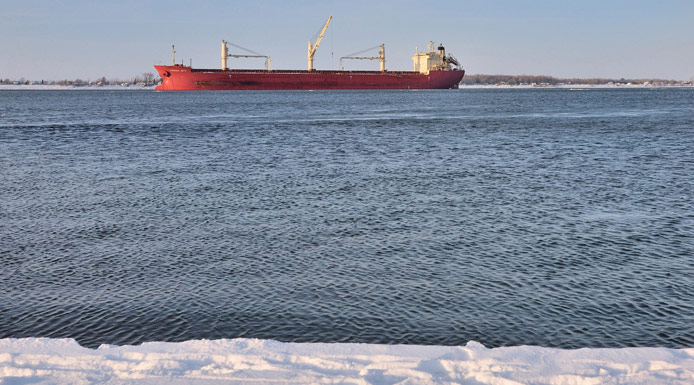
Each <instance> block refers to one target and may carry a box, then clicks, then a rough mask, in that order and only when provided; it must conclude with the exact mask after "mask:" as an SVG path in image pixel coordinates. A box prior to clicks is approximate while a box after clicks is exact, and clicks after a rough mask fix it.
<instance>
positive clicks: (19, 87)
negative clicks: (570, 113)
mask: <svg viewBox="0 0 694 385" xmlns="http://www.w3.org/2000/svg"><path fill="white" fill-rule="evenodd" d="M155 87H156V86H145V87H141V86H130V87H124V86H117V85H112V86H78V87H75V86H69V85H68V86H60V85H45V84H43V85H42V84H34V85H14V84H0V91H154V88H155ZM663 88H667V89H674V88H678V89H679V88H683V89H694V85H688V84H684V85H679V84H678V85H652V84H648V85H644V84H630V85H607V84H557V85H526V84H523V85H509V84H500V85H496V84H471V85H465V84H461V85H460V88H459V89H461V90H476V89H480V90H481V89H485V90H486V89H506V90H512V89H539V90H541V89H564V90H590V89H611V90H615V89H663ZM363 91H368V90H363Z"/></svg>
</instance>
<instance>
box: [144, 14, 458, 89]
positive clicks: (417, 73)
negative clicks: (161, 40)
mask: <svg viewBox="0 0 694 385" xmlns="http://www.w3.org/2000/svg"><path fill="white" fill-rule="evenodd" d="M331 19H332V16H331V17H330V18H328V21H327V22H326V23H325V25H324V26H323V30H322V31H321V33H320V36H319V37H318V39H317V40H316V43H315V44H312V43H311V42H309V43H308V70H272V69H271V68H270V57H269V56H264V55H260V54H257V53H255V52H253V53H254V55H230V54H229V52H228V49H227V42H226V41H222V68H221V69H195V68H192V66H184V65H182V64H174V63H173V62H174V60H175V59H172V65H170V66H164V65H157V66H154V68H156V70H157V72H158V73H159V76H161V78H162V83H161V84H160V85H159V86H157V87H156V89H155V90H157V91H191V90H348V89H356V90H364V89H446V88H458V84H459V83H460V81H461V80H462V79H463V76H464V75H465V71H464V70H463V69H462V68H460V64H459V63H458V61H457V60H456V59H455V58H454V57H453V56H451V55H446V50H445V49H444V47H443V46H442V45H439V46H438V48H437V49H434V45H433V43H431V44H429V47H428V49H427V51H426V52H416V53H415V54H414V56H412V60H413V61H414V69H413V71H387V70H386V69H385V46H384V45H381V46H380V51H379V55H378V56H375V57H359V56H344V57H342V58H341V59H340V63H342V60H343V59H355V60H379V61H380V63H381V69H380V71H344V70H342V64H341V65H340V68H341V70H340V71H325V70H315V69H314V68H313V56H314V54H315V52H316V49H317V48H318V46H319V45H320V42H321V39H322V38H323V35H324V34H325V30H326V29H327V27H328V24H329V23H330V20H331ZM237 47H238V46H237ZM239 48H241V47H239ZM251 52H252V51H251ZM173 53H174V54H175V51H173ZM228 57H236V58H251V57H252V58H258V57H261V58H265V59H266V68H265V69H255V70H242V69H228V68H227V58H228Z"/></svg>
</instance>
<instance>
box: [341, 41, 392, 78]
mask: <svg viewBox="0 0 694 385" xmlns="http://www.w3.org/2000/svg"><path fill="white" fill-rule="evenodd" d="M374 48H376V47H374ZM371 49H373V48H369V49H368V50H367V51H369V50H371ZM361 52H365V51H361ZM344 59H351V60H378V61H380V62H381V72H385V71H386V45H385V44H381V45H380V46H379V50H378V56H343V57H341V58H340V71H344V70H345V68H344V67H343V66H342V60H344Z"/></svg>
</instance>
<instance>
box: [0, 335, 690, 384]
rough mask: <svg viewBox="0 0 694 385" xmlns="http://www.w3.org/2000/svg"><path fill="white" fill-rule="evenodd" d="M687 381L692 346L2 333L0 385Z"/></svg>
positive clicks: (643, 382)
mask: <svg viewBox="0 0 694 385" xmlns="http://www.w3.org/2000/svg"><path fill="white" fill-rule="evenodd" d="M27 383H31V384H104V383H105V384H221V383H224V384H265V383H273V384H290V383H291V384H309V383H310V384H318V383H322V384H345V383H347V384H451V383H455V384H459V383H466V384H499V385H511V384H557V385H560V384H566V385H569V384H694V349H666V348H625V349H579V350H561V349H550V348H540V347H531V346H520V347H510V348H497V349H487V348H485V347H484V346H482V345H481V344H479V343H476V342H470V343H468V344H467V345H466V346H461V347H445V346H411V345H366V344H319V343H315V344H314V343H310V344H309V343H306V344H302V343H282V342H276V341H271V340H257V339H234V340H216V341H205V340H202V341H188V342H181V343H166V342H152V343H145V344H143V345H140V346H120V347H118V346H107V345H104V346H101V347H100V348H99V349H96V350H92V349H87V348H83V347H81V346H80V345H79V344H77V343H76V342H75V341H74V340H71V339H63V340H57V339H44V338H25V339H13V338H10V339H2V340H0V384H27Z"/></svg>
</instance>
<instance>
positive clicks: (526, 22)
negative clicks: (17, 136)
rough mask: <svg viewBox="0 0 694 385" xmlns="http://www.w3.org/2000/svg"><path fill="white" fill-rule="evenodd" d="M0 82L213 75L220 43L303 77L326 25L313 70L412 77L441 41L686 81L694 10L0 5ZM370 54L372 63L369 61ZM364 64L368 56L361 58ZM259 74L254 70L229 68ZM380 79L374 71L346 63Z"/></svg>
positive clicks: (28, 1)
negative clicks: (342, 63)
mask: <svg viewBox="0 0 694 385" xmlns="http://www.w3.org/2000/svg"><path fill="white" fill-rule="evenodd" d="M0 5H1V6H0V78H7V77H9V78H19V77H25V78H27V79H53V80H57V79H64V78H68V79H73V78H76V77H81V78H84V79H88V78H90V79H96V78H98V77H101V76H106V77H122V78H129V77H131V76H134V75H138V74H141V73H143V72H154V70H153V68H152V65H153V64H155V63H168V62H170V50H171V44H176V50H177V52H178V53H177V58H178V61H179V62H180V60H181V59H183V60H184V61H185V63H186V64H187V63H188V59H189V58H192V59H193V65H194V66H195V67H205V68H217V67H219V65H220V60H219V55H220V41H221V40H222V39H226V40H228V41H231V42H234V43H236V44H239V45H241V46H245V47H247V48H250V49H253V50H255V51H258V52H262V53H265V54H269V55H271V56H272V62H273V67H274V68H275V69H304V68H306V45H307V41H308V40H309V39H310V38H311V37H312V36H314V34H315V33H316V32H317V31H318V30H319V29H320V27H321V26H322V24H323V23H324V22H325V19H326V18H327V17H328V16H329V15H332V16H333V22H332V23H331V25H330V28H329V30H328V31H329V32H328V34H327V35H326V37H325V38H324V40H323V42H322V44H321V46H320V48H319V50H318V53H317V54H316V67H317V68H319V69H330V68H337V66H338V59H339V57H340V56H342V55H346V54H350V53H352V52H355V51H359V50H361V49H365V48H369V47H372V46H376V45H378V44H380V43H385V44H386V50H387V59H388V62H387V67H388V69H391V70H409V69H411V60H410V56H411V55H412V53H413V52H414V49H415V46H419V47H420V48H423V47H424V46H426V44H427V43H428V42H429V41H430V40H434V41H436V42H442V43H443V44H444V45H445V46H446V48H447V50H448V51H449V52H450V53H452V54H454V55H455V56H456V57H458V59H460V61H461V62H462V63H463V65H464V67H465V68H466V70H467V71H468V73H471V74H472V73H488V74H489V73H503V74H537V75H539V74H543V75H553V76H560V77H648V78H654V77H659V78H673V79H687V80H688V79H690V78H692V77H694V1H691V0H670V1H667V0H664V1H657V0H651V1H642V0H631V1H627V0H582V1H571V2H569V1H560V0H557V1H549V0H538V1H511V0H496V1H495V0H469V1H466V0H460V1H448V0H438V1H421V0H420V1H375V0H372V1H367V0H363V1H362V0H357V1H347V0H341V1H333V0H324V1H270V0H268V1H253V0H246V1H212V0H210V1H205V0H200V1H195V0H186V1H180V0H167V1H161V0H159V1H149V0H109V1H96V0H91V1H88V0H53V1H51V0H44V1H37V0H21V1H19V0H17V1H15V0H0ZM374 53H376V52H375V51H374ZM367 54H368V53H367ZM231 64H232V66H233V67H249V66H250V67H260V66H262V61H255V62H249V61H239V60H238V59H236V60H234V61H232V62H231ZM349 65H350V66H351V68H357V67H359V68H372V69H377V68H378V63H377V62H364V63H356V62H350V63H349Z"/></svg>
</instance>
